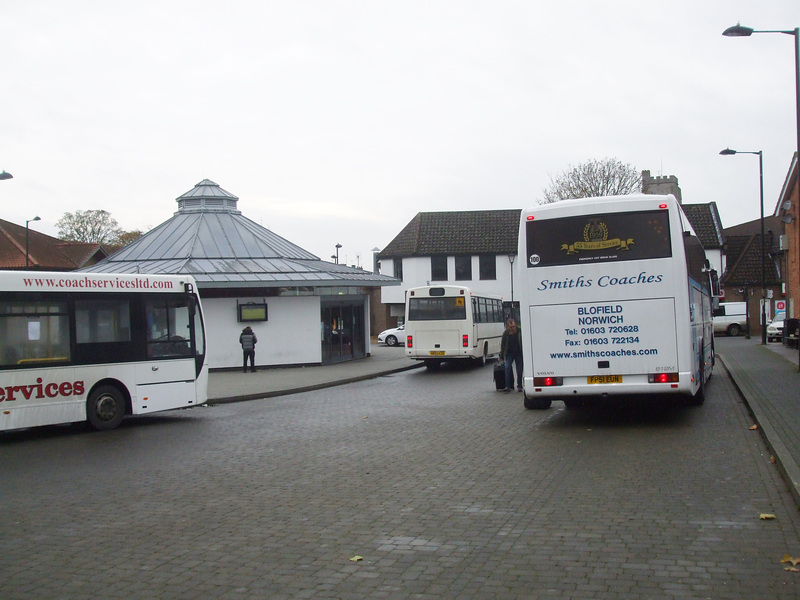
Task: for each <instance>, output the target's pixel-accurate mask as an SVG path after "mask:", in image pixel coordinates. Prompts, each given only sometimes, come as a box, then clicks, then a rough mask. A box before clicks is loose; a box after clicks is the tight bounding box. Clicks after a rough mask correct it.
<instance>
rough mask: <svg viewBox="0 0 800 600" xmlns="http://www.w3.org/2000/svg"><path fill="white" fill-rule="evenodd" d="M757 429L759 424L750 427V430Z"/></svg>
mask: <svg viewBox="0 0 800 600" xmlns="http://www.w3.org/2000/svg"><path fill="white" fill-rule="evenodd" d="M756 429H758V425H753V426H752V427H750V431H755V430H756Z"/></svg>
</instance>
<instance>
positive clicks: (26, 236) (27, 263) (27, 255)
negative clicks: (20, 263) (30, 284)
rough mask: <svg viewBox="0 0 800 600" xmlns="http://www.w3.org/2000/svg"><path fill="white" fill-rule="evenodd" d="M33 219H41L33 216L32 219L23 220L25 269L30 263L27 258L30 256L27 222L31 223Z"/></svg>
mask: <svg viewBox="0 0 800 600" xmlns="http://www.w3.org/2000/svg"><path fill="white" fill-rule="evenodd" d="M33 221H41V219H40V218H39V217H33V218H32V219H28V220H26V221H25V268H26V269H27V268H28V266H29V265H30V261H29V260H28V257H29V256H30V254H29V253H28V232H29V231H30V228H29V227H28V224H29V223H32V222H33Z"/></svg>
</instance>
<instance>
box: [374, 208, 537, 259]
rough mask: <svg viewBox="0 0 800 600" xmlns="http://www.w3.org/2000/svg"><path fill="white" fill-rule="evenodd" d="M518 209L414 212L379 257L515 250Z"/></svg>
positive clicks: (503, 252)
mask: <svg viewBox="0 0 800 600" xmlns="http://www.w3.org/2000/svg"><path fill="white" fill-rule="evenodd" d="M521 212H522V211H521V210H520V209H517V208H515V209H501V210H475V211H451V212H427V213H417V215H416V216H415V217H414V218H413V219H411V221H410V222H409V223H408V225H406V226H405V227H404V228H403V230H402V231H401V232H400V233H399V234H397V236H396V237H395V238H394V239H393V240H392V241H391V242H389V244H388V245H387V246H386V247H385V248H384V249H383V251H382V252H381V253H380V254H379V255H378V257H379V258H393V257H406V256H435V255H448V256H453V255H464V254H516V252H517V238H518V235H519V217H520V213H521Z"/></svg>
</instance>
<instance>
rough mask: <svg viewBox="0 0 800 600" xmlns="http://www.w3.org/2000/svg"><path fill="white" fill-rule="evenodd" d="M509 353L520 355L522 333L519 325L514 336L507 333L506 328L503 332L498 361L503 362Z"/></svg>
mask: <svg viewBox="0 0 800 600" xmlns="http://www.w3.org/2000/svg"><path fill="white" fill-rule="evenodd" d="M509 351H511V352H517V353H519V354H522V331H520V328H519V325H517V332H516V333H515V334H514V335H511V334H510V333H508V328H506V330H505V331H504V332H503V339H502V340H501V341H500V360H504V359H505V357H506V354H508V352H509Z"/></svg>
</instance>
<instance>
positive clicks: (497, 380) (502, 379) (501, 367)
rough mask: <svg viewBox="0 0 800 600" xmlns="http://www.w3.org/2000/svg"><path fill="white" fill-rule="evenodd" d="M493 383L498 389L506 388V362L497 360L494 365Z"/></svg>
mask: <svg viewBox="0 0 800 600" xmlns="http://www.w3.org/2000/svg"><path fill="white" fill-rule="evenodd" d="M494 385H495V387H496V388H497V389H498V390H504V389H506V363H503V362H499V363H497V364H496V365H495V366H494Z"/></svg>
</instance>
